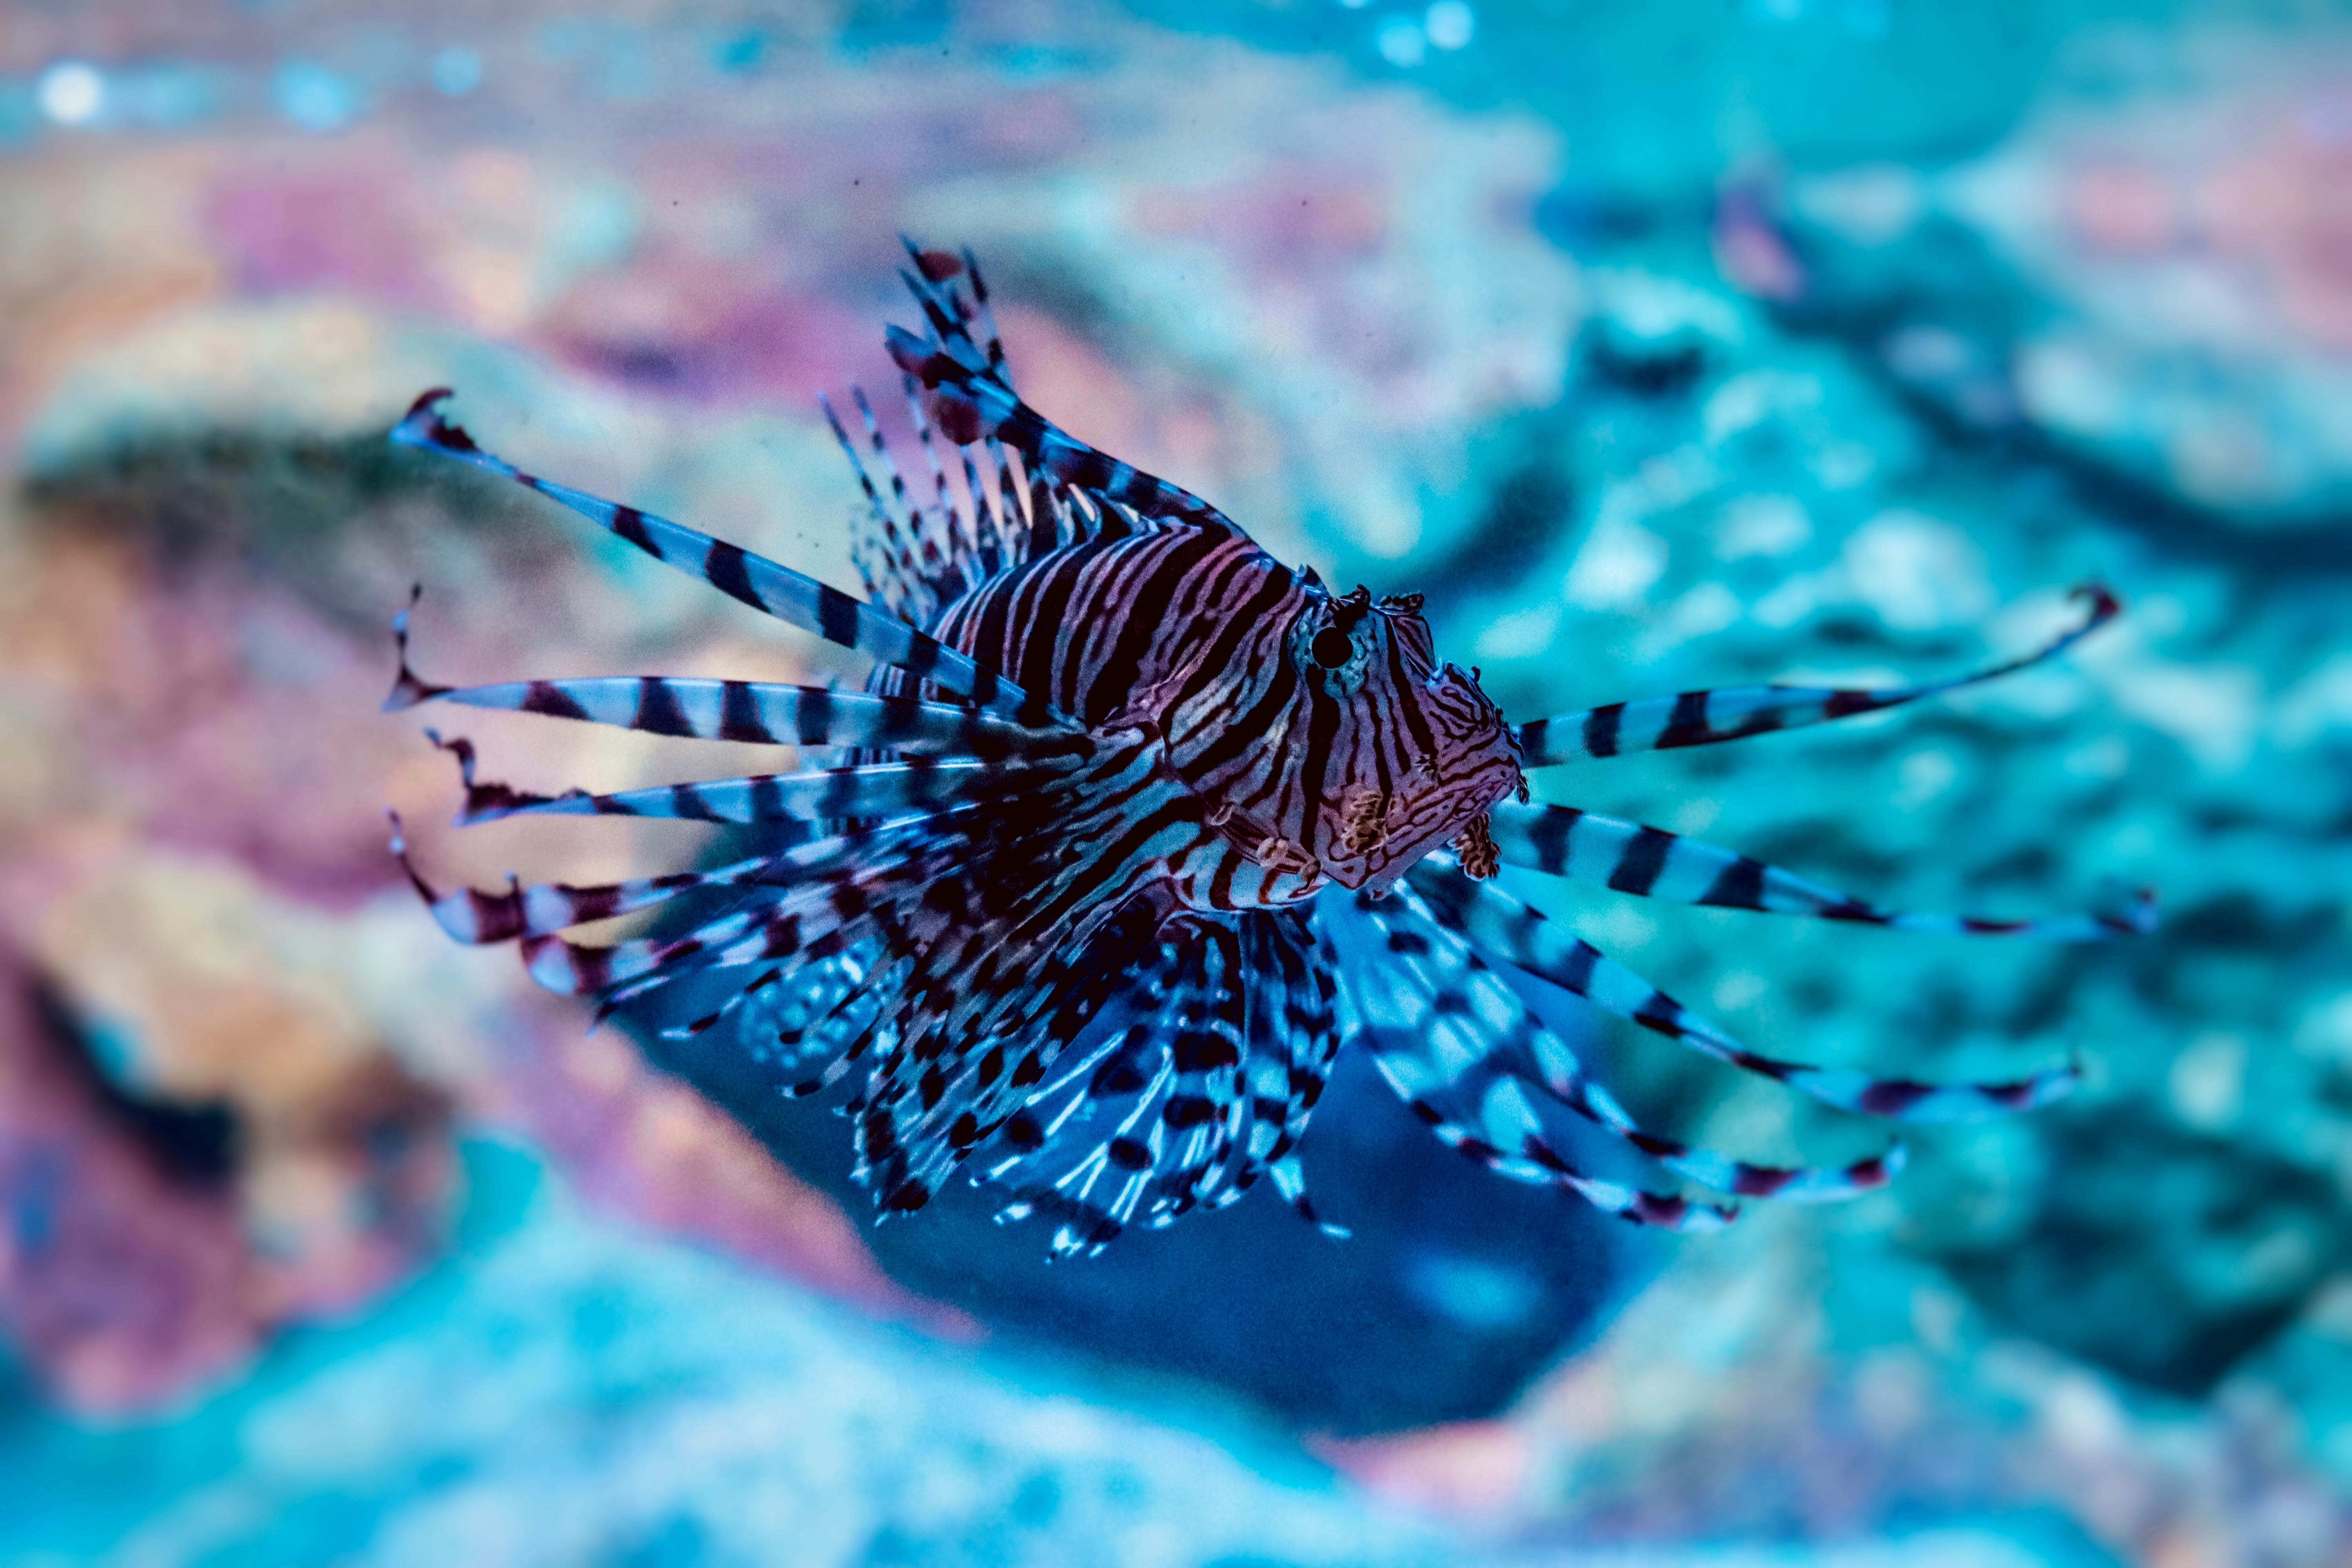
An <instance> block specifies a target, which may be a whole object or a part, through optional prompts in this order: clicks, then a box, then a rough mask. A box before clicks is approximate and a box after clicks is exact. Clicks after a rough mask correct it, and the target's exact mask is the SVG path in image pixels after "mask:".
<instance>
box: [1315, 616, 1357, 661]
mask: <svg viewBox="0 0 2352 1568" xmlns="http://www.w3.org/2000/svg"><path fill="white" fill-rule="evenodd" d="M1307 651H1308V652H1309V653H1311V654H1313V655H1314V656H1315V662H1316V663H1318V664H1319V665H1321V666H1322V667H1323V668H1326V669H1337V668H1339V667H1340V666H1341V665H1343V664H1345V663H1347V662H1348V660H1349V659H1350V658H1354V657H1355V652H1356V645H1355V644H1354V643H1353V642H1351V641H1350V640H1349V637H1348V634H1347V633H1345V632H1343V631H1341V630H1340V629H1339V627H1337V626H1325V627H1324V628H1323V629H1322V630H1321V631H1319V632H1317V633H1316V634H1315V640H1314V642H1313V643H1311V644H1309V645H1308V647H1307Z"/></svg>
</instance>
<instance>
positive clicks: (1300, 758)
mask: <svg viewBox="0 0 2352 1568" xmlns="http://www.w3.org/2000/svg"><path fill="white" fill-rule="evenodd" d="M1421 605H1422V596H1421V595H1418V594H1401V595H1389V596H1388V597H1385V598H1381V599H1375V598H1373V597H1372V594H1371V590H1370V589H1369V588H1364V587H1358V588H1357V589H1355V590H1354V591H1353V592H1351V593H1348V594H1344V595H1338V596H1336V597H1335V596H1333V595H1328V594H1324V593H1319V592H1318V593H1314V594H1310V595H1308V598H1307V605H1306V606H1305V608H1304V609H1303V610H1302V611H1301V613H1300V614H1299V616H1298V617H1297V620H1296V621H1295V622H1294V624H1293V625H1292V626H1291V629H1290V635H1289V637H1288V644H1287V646H1288V653H1289V656H1290V658H1291V659H1292V660H1293V661H1294V663H1295V664H1296V666H1297V669H1298V671H1299V674H1300V676H1301V678H1302V680H1303V682H1304V684H1305V686H1306V689H1307V692H1308V693H1309V699H1310V700H1308V701H1307V702H1306V703H1303V704H1301V705H1299V707H1298V708H1297V710H1295V711H1296V712H1297V714H1298V717H1297V719H1296V720H1295V721H1294V725H1295V726H1296V727H1297V728H1298V729H1299V730H1300V731H1302V732H1301V733H1299V734H1297V735H1294V736H1290V737H1288V738H1287V739H1288V741H1289V744H1288V745H1286V747H1285V748H1284V754H1285V755H1286V756H1289V757H1292V758H1295V759H1297V765H1298V766H1299V767H1300V769H1301V773H1302V783H1303V784H1305V786H1306V788H1305V789H1304V790H1302V791H1300V792H1297V795H1298V798H1299V799H1300V801H1301V805H1300V809H1299V810H1298V812H1297V818H1298V821H1297V830H1296V835H1295V836H1296V837H1297V839H1298V841H1299V842H1300V843H1301V844H1302V846H1303V847H1305V848H1306V850H1307V852H1308V853H1309V854H1311V855H1312V856H1313V857H1314V858H1315V860H1316V862H1317V864H1318V867H1319V868H1320V869H1321V871H1322V873H1323V875H1325V876H1327V877H1328V878H1329V879H1332V880H1333V881H1335V882H1338V883H1339V885H1340V886H1342V887H1346V888H1371V889H1375V890H1384V889H1386V888H1387V887H1388V886H1389V884H1390V883H1391V882H1393V881H1394V880H1395V879H1397V878H1398V877H1400V876H1402V874H1403V873H1404V871H1405V869H1406V868H1408V867H1410V866H1412V863H1413V862H1414V861H1416V860H1418V859H1420V858H1422V857H1423V855H1426V854H1427V853H1429V851H1431V850H1432V849H1434V848H1438V847H1441V846H1444V845H1445V844H1447V843H1449V842H1452V841H1454V840H1456V839H1461V838H1465V836H1466V837H1467V839H1468V840H1469V841H1470V842H1471V843H1475V844H1483V843H1484V842H1485V835H1484V832H1483V829H1484V826H1485V818H1486V808H1487V807H1489V806H1491V805H1494V804H1495V803H1496V801H1498V800H1500V799H1502V798H1503V797H1504V796H1505V795H1509V794H1512V793H1513V792H1515V791H1517V790H1518V789H1519V788H1520V787H1521V775H1520V773H1519V750H1518V743H1517V740H1516V739H1515V738H1514V736H1513V735H1512V733H1511V729H1510V726H1509V725H1507V723H1505V722H1504V721H1503V714H1502V710H1500V709H1498V708H1496V706H1495V704H1494V702H1493V701H1492V700H1489V699H1488V697H1487V696H1486V692H1485V691H1483V690H1481V689H1479V686H1478V679H1477V672H1476V671H1475V670H1473V671H1471V672H1470V673H1468V674H1465V673H1464V672H1463V671H1462V670H1461V669H1459V668H1456V667H1455V666H1454V665H1452V664H1440V663H1439V662H1438V660H1437V653H1436V647H1435V645H1434V643H1433V640H1432V638H1431V637H1430V631H1429V622H1428V621H1427V620H1426V619H1424V618H1423V616H1422V614H1421ZM1310 791H1311V792H1312V795H1311V799H1312V803H1313V808H1312V810H1311V811H1310V810H1308V809H1307V808H1306V802H1307V798H1308V795H1307V792H1310ZM1285 826H1286V827H1287V826H1289V825H1288V824H1286V825H1285ZM1467 860H1468V857H1466V856H1465V863H1467Z"/></svg>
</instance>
